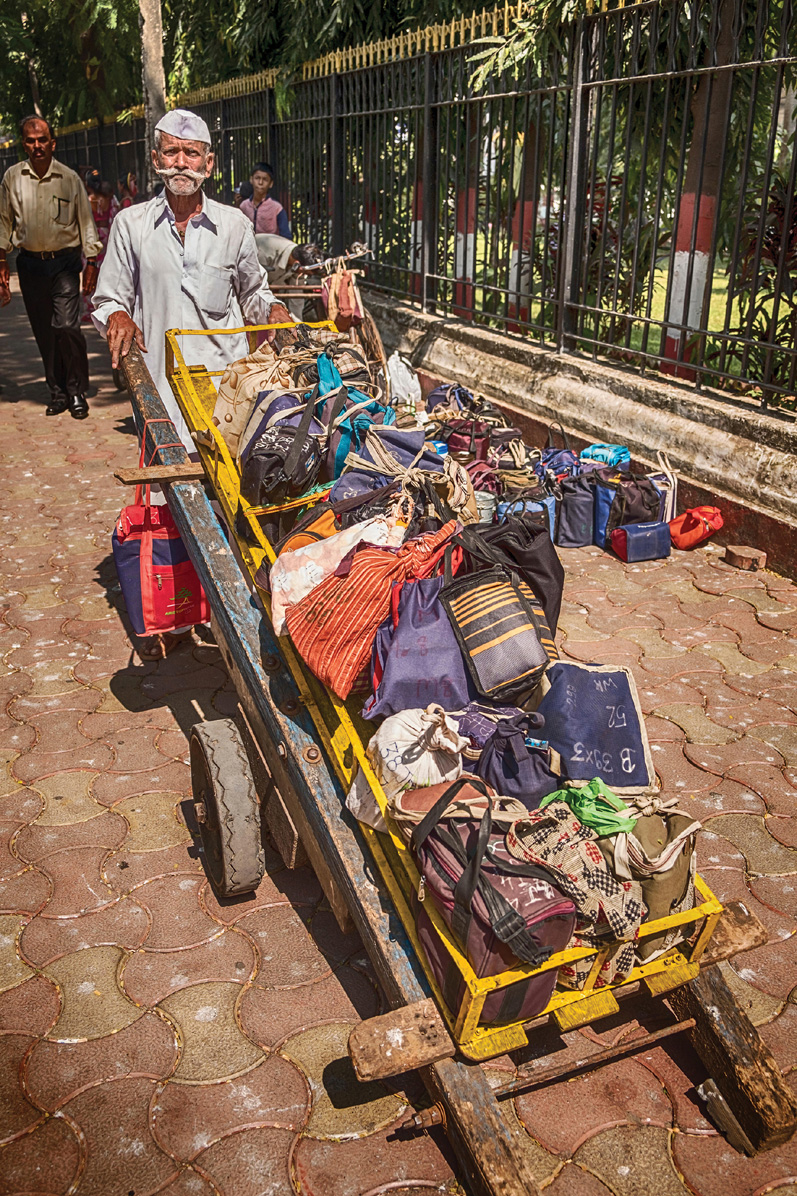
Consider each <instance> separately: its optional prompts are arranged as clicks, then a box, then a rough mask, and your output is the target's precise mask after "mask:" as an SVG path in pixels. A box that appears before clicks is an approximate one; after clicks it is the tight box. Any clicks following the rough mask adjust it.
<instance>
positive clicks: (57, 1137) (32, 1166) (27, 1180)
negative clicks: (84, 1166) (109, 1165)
mask: <svg viewBox="0 0 797 1196" xmlns="http://www.w3.org/2000/svg"><path fill="white" fill-rule="evenodd" d="M81 1146H82V1144H81V1142H80V1139H79V1138H78V1136H77V1134H76V1133H75V1127H74V1125H73V1124H71V1123H70V1122H69V1121H67V1120H66V1118H64V1117H51V1118H49V1119H48V1120H46V1121H45V1120H42V1124H41V1125H39V1126H38V1128H37V1129H35V1130H34V1131H33V1133H31V1134H25V1136H24V1137H22V1138H17V1139H15V1140H14V1141H13V1142H10V1143H9V1144H8V1145H7V1146H4V1147H2V1148H0V1177H1V1182H2V1183H3V1186H4V1188H5V1193H17V1192H19V1193H25V1196H27V1194H28V1193H31V1194H32V1193H36V1194H37V1196H38V1194H39V1193H41V1194H42V1196H45V1194H46V1196H50V1194H51V1193H52V1196H65V1194H66V1193H67V1192H68V1191H70V1190H71V1191H74V1181H75V1180H76V1179H77V1177H78V1174H79V1172H80V1166H81V1161H82V1159H83V1158H84V1157H85V1154H84V1151H83V1150H82V1149H81ZM126 1190H127V1191H129V1189H126ZM5 1193H4V1196H5Z"/></svg>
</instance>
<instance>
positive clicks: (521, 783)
mask: <svg viewBox="0 0 797 1196" xmlns="http://www.w3.org/2000/svg"><path fill="white" fill-rule="evenodd" d="M544 725H545V719H544V718H542V716H541V715H539V714H526V713H525V712H523V713H520V714H516V715H514V716H512V717H510V718H502V719H499V720H498V722H497V723H496V727H495V730H494V731H493V733H492V735H491V736H490V738H489V739H488V741H487V743H486V744H485V745H484V750H483V752H482V754H481V757H480V759H479V763H478V764H477V765H476V769H475V771H476V772H477V774H478V775H479V776H480V777H481V778H482V780H484V781H486V782H487V784H488V785H492V787H493V788H494V789H495V790H496V792H497V793H500V794H502V795H503V796H504V797H514V798H517V800H518V801H519V802H522V804H523V805H524V806H525V807H526V809H527V810H535V809H536V808H537V806H538V805H539V804H540V802H541V801H542V799H543V798H544V797H547V796H548V794H549V793H553V792H554V791H555V790H556V789H558V788H559V785H560V780H559V777H558V776H556V774H555V773H554V772H553V771H552V770H551V750H550V748H549V746H548V741H547V740H546V739H543V738H539V736H540V735H541V733H542V728H543V727H544ZM460 726H461V724H460ZM460 733H461V732H460Z"/></svg>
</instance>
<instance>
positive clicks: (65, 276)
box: [0, 116, 102, 419]
mask: <svg viewBox="0 0 797 1196" xmlns="http://www.w3.org/2000/svg"><path fill="white" fill-rule="evenodd" d="M20 133H21V134H22V148H23V149H24V151H25V153H26V155H27V159H28V160H27V162H19V163H17V165H16V166H10V167H9V168H8V170H7V171H6V172H5V174H4V175H3V183H2V186H0V307H5V305H6V304H7V303H8V302H9V300H10V298H11V293H10V290H9V277H8V263H7V261H6V252H7V251H8V250H9V249H11V248H12V247H14V246H18V248H19V255H18V257H17V274H18V276H19V287H20V290H21V291H22V298H23V301H24V303H25V310H26V311H27V313H28V319H29V320H30V326H31V328H32V329H33V335H34V336H35V337H36V344H37V345H38V346H39V352H40V353H41V358H42V362H43V363H44V375H45V378H46V381H47V387H48V389H49V391H50V401H49V404H48V406H47V410H46V412H45V415H61V414H62V413H63V412H64V411H66V410H67V408H68V409H69V412H70V414H71V415H72V416H73V417H74V418H75V419H85V418H86V416H87V415H88V413H89V407H88V403H87V402H86V391H87V390H88V386H89V362H88V355H87V352H86V340H85V337H84V336H83V332H82V330H81V327H80V270H81V265H82V257H81V252H80V251H81V247H82V249H83V253H84V254H85V256H86V259H87V265H86V272H85V274H84V278H83V293H84V294H85V295H90V294H91V292H92V290H93V289H94V285H95V283H96V281H97V266H96V262H95V259H96V256H97V254H98V253H100V251H101V250H102V242H101V241H100V238H99V237H98V236H97V229H96V226H95V224H94V217H93V216H92V214H91V204H90V203H89V197H88V195H87V194H86V189H85V187H84V186H83V184H82V183H81V181H80V179H79V177H78V176H77V175H76V174H75V172H74V170H70V169H69V168H68V167H67V166H64V165H63V164H62V163H61V162H58V161H57V160H56V158H55V156H54V155H55V138H54V137H53V131H52V129H51V128H50V125H49V124H48V122H47V121H46V120H42V119H41V117H39V116H26V117H25V119H24V120H23V121H22V122H21V124H20Z"/></svg>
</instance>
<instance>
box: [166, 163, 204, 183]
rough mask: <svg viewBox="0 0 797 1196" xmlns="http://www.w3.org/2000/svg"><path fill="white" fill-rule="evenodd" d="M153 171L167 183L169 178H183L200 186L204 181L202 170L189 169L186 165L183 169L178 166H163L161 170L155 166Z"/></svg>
mask: <svg viewBox="0 0 797 1196" xmlns="http://www.w3.org/2000/svg"><path fill="white" fill-rule="evenodd" d="M155 173H156V175H157V176H158V177H159V178H161V179H163V181H164V183H168V182H169V180H170V179H175V178H185V179H190V180H191V181H192V182H193V183H196V184H197V186H200V185H201V184H202V183H204V181H205V172H204V170H189V169H188V168H187V167H186V168H185V169H184V170H181V169H180V167H179V166H164V167H163V169H162V170H158V169H157V167H156V169H155Z"/></svg>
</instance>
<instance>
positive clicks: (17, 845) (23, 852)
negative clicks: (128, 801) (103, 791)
mask: <svg viewBox="0 0 797 1196" xmlns="http://www.w3.org/2000/svg"><path fill="white" fill-rule="evenodd" d="M127 833H128V826H127V823H126V822H125V820H124V818H122V817H121V815H120V814H119V813H117V812H115V811H111V810H103V811H102V813H97V815H96V817H94V818H88V819H86V820H85V821H84V822H73V823H66V824H61V825H60V826H53V825H51V824H48V823H44V824H42V823H39V822H35V823H33V825H28V826H23V827H22V828H21V829H20V830H18V832H17V836H16V839H15V840H14V850H15V851H16V853H17V855H18V856H19V859H20V860H24V861H30V862H31V863H35V862H36V861H37V860H41V859H43V858H44V857H45V856H48V855H50V854H51V853H52V852H55V851H63V850H64V849H65V848H72V847H104V848H106V849H110V848H114V847H119V846H120V845H121V844H122V843H123V842H124V840H125V837H126V836H127ZM18 866H21V865H18Z"/></svg>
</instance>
